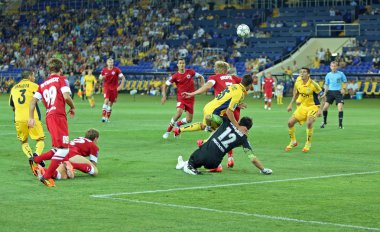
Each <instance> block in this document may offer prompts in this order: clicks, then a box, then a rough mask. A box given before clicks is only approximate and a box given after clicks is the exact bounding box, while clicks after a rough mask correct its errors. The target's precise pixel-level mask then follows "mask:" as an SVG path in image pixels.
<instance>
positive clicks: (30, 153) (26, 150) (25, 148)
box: [21, 143, 33, 158]
mask: <svg viewBox="0 0 380 232" xmlns="http://www.w3.org/2000/svg"><path fill="white" fill-rule="evenodd" d="M21 148H22V151H23V152H24V154H25V155H26V157H28V158H30V157H33V151H32V149H31V148H30V146H29V143H23V144H22V145H21Z"/></svg>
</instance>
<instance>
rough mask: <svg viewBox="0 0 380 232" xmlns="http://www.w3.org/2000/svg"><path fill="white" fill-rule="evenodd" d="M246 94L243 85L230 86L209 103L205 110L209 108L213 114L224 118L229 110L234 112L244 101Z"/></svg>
mask: <svg viewBox="0 0 380 232" xmlns="http://www.w3.org/2000/svg"><path fill="white" fill-rule="evenodd" d="M246 94H247V91H246V89H245V87H244V86H243V85H242V84H234V85H230V86H228V87H227V88H225V89H224V90H223V91H222V92H220V93H219V94H218V95H217V96H216V97H215V98H214V100H212V101H211V102H209V103H208V104H207V105H206V106H205V108H208V109H209V111H211V112H212V113H213V114H216V115H220V116H222V115H224V113H225V112H226V110H227V109H230V110H232V111H234V110H235V109H236V107H237V106H238V105H239V103H241V102H242V101H243V100H244V96H245V95H246Z"/></svg>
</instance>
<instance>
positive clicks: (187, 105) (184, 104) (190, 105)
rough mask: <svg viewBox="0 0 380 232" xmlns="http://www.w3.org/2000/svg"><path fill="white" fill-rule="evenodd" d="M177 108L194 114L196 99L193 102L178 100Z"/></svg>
mask: <svg viewBox="0 0 380 232" xmlns="http://www.w3.org/2000/svg"><path fill="white" fill-rule="evenodd" d="M177 108H181V109H184V110H185V111H187V112H189V114H193V113H194V99H192V100H190V101H189V100H187V101H184V100H177Z"/></svg>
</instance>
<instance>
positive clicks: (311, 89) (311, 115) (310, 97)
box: [285, 68, 326, 152]
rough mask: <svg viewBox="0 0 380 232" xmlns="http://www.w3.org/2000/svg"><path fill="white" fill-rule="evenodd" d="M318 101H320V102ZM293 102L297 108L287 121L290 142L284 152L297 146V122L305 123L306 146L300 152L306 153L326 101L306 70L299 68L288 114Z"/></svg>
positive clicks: (320, 89)
mask: <svg viewBox="0 0 380 232" xmlns="http://www.w3.org/2000/svg"><path fill="white" fill-rule="evenodd" d="M319 100H321V102H320V101H319ZM294 101H297V106H298V107H297V109H296V111H295V112H294V113H293V115H292V116H291V117H290V118H289V120H288V129H289V135H290V139H291V140H290V143H289V145H288V146H286V148H285V151H290V150H291V149H292V148H293V147H296V146H297V145H298V143H297V139H296V135H295V132H296V129H295V127H294V125H295V124H296V123H297V122H298V123H300V124H301V125H302V124H303V123H305V122H306V124H307V128H306V144H305V146H304V148H303V149H302V151H303V152H308V151H309V150H310V147H311V137H312V135H313V124H314V122H315V119H316V117H320V116H321V115H322V107H323V105H324V103H325V101H326V97H325V94H324V92H323V91H322V88H321V87H320V86H319V85H318V84H317V83H316V82H315V81H313V80H312V79H311V78H310V70H309V69H308V68H301V70H300V77H299V78H298V79H297V81H296V83H295V85H294V90H293V98H292V100H291V101H290V103H289V106H288V112H290V111H292V106H293V102H294ZM298 104H299V105H298Z"/></svg>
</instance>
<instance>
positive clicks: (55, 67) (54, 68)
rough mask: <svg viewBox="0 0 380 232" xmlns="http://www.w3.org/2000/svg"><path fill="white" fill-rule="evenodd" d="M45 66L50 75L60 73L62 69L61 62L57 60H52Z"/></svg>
mask: <svg viewBox="0 0 380 232" xmlns="http://www.w3.org/2000/svg"><path fill="white" fill-rule="evenodd" d="M47 66H48V70H49V72H50V73H61V72H62V68H63V61H62V60H61V59H58V58H52V59H50V60H49V61H48V65H47Z"/></svg>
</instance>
